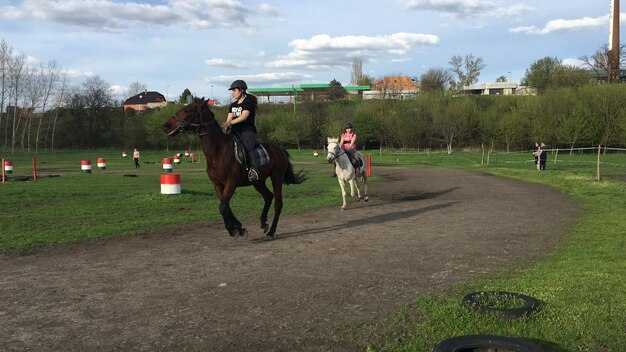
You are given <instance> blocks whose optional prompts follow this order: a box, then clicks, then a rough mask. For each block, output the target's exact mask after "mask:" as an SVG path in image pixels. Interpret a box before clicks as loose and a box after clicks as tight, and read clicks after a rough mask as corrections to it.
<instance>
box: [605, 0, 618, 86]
mask: <svg viewBox="0 0 626 352" xmlns="http://www.w3.org/2000/svg"><path fill="white" fill-rule="evenodd" d="M609 22H610V24H609V52H608V61H609V62H608V72H607V74H608V76H609V77H608V78H609V82H619V81H620V73H621V72H620V67H619V54H620V43H619V0H611V11H610V13H609Z"/></svg>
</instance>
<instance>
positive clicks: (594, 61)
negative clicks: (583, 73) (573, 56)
mask: <svg viewBox="0 0 626 352" xmlns="http://www.w3.org/2000/svg"><path fill="white" fill-rule="evenodd" d="M619 51H620V54H619V57H620V63H619V65H620V67H624V66H625V64H626V57H625V55H624V52H625V51H626V45H621V46H620V48H619ZM579 59H580V60H581V61H583V62H584V63H585V65H586V66H588V67H589V69H590V70H592V71H593V72H594V73H595V75H596V79H597V80H598V81H599V80H600V79H601V75H602V74H608V72H609V46H608V44H604V45H603V46H602V47H601V48H600V49H598V50H596V52H595V53H594V54H593V55H591V56H590V55H583V56H581V57H580V58H579ZM607 79H608V77H607Z"/></svg>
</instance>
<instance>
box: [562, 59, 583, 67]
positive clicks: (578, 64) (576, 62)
mask: <svg viewBox="0 0 626 352" xmlns="http://www.w3.org/2000/svg"><path fill="white" fill-rule="evenodd" d="M562 63H563V65H568V66H574V67H585V62H584V61H582V60H580V59H574V58H567V59H564V60H563V61H562Z"/></svg>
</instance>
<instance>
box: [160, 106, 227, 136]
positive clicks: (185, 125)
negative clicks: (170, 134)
mask: <svg viewBox="0 0 626 352" xmlns="http://www.w3.org/2000/svg"><path fill="white" fill-rule="evenodd" d="M196 110H197V111H198V116H199V117H200V118H199V119H200V123H196V122H189V121H187V120H183V121H182V122H180V120H179V119H178V116H176V114H172V117H174V119H175V120H176V121H178V122H180V125H178V127H177V128H176V130H178V132H180V133H197V134H198V136H199V137H204V136H208V135H210V134H211V132H205V133H200V130H201V129H202V127H208V126H210V125H211V124H212V123H215V124H217V125H218V127H219V124H218V123H217V121H216V120H215V119H212V120H211V121H209V122H206V123H205V122H204V121H203V117H202V111H201V110H200V107H199V106H198V105H196Z"/></svg>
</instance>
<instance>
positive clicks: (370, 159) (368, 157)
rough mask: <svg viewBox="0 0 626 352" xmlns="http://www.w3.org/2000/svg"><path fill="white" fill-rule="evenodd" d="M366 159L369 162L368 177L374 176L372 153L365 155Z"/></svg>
mask: <svg viewBox="0 0 626 352" xmlns="http://www.w3.org/2000/svg"><path fill="white" fill-rule="evenodd" d="M365 161H366V164H367V177H370V176H372V155H371V154H367V156H366V157H365Z"/></svg>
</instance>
